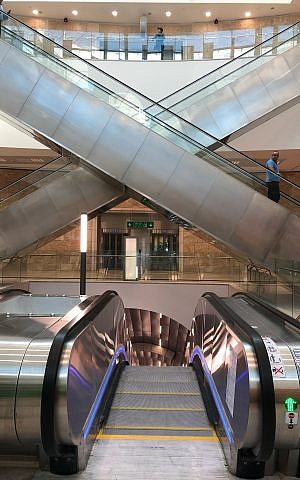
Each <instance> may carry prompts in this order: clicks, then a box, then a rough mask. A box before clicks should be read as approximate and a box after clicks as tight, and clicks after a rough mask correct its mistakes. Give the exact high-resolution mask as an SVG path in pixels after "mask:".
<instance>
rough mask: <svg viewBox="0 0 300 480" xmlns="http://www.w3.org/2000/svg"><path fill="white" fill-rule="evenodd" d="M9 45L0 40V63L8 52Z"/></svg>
mask: <svg viewBox="0 0 300 480" xmlns="http://www.w3.org/2000/svg"><path fill="white" fill-rule="evenodd" d="M9 49H10V46H9V45H8V44H7V43H4V42H1V40H0V64H1V62H2V61H3V59H4V58H5V56H6V55H7V53H8V52H9Z"/></svg>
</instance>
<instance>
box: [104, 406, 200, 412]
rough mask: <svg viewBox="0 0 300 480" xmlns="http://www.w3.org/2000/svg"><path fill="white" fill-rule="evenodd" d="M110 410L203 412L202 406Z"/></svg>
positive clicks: (112, 408)
mask: <svg viewBox="0 0 300 480" xmlns="http://www.w3.org/2000/svg"><path fill="white" fill-rule="evenodd" d="M111 410H146V411H152V410H155V411H157V410H158V411H162V412H205V411H206V410H205V409H204V408H180V407H177V408H176V407H174V408H173V407H172V408H168V407H111Z"/></svg>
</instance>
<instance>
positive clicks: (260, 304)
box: [232, 292, 300, 330]
mask: <svg viewBox="0 0 300 480" xmlns="http://www.w3.org/2000/svg"><path fill="white" fill-rule="evenodd" d="M232 296H233V297H238V298H243V297H246V298H248V299H249V300H251V301H252V302H254V304H255V308H256V309H257V310H259V311H260V312H261V313H263V314H264V315H266V314H267V315H268V316H269V317H270V320H272V322H275V323H279V324H280V326H282V327H285V326H286V325H285V324H289V325H291V326H292V327H294V328H297V330H300V324H299V323H298V322H297V321H296V320H295V319H294V318H293V317H290V316H289V315H287V314H286V313H284V312H281V311H280V310H277V308H275V307H273V306H272V305H269V304H268V303H267V302H265V301H264V300H262V299H261V298H258V297H256V296H255V295H253V294H252V293H244V292H236V293H234V294H233V295H232Z"/></svg>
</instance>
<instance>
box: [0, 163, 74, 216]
mask: <svg viewBox="0 0 300 480" xmlns="http://www.w3.org/2000/svg"><path fill="white" fill-rule="evenodd" d="M70 165H74V163H73V161H72V160H69V163H66V165H63V166H62V167H60V168H57V170H53V171H51V172H50V173H48V174H47V175H45V176H44V177H43V178H40V179H39V180H36V181H35V182H33V183H30V185H26V186H25V187H23V188H20V190H18V191H17V192H15V193H12V194H11V195H9V196H8V197H5V198H1V199H0V208H1V204H2V203H7V202H8V201H9V200H10V199H11V198H13V197H15V196H16V195H19V194H20V193H22V192H24V191H26V190H28V189H30V188H31V187H34V186H35V185H36V184H37V183H40V182H42V181H44V180H46V179H49V177H52V175H55V174H57V173H59V172H61V171H63V170H64V169H65V168H66V167H69V166H70ZM66 172H67V171H66ZM33 173H35V171H34V172H33ZM29 175H30V174H29ZM23 178H24V177H22V178H20V179H19V180H17V181H16V182H15V183H18V182H20V183H21V181H22V180H23Z"/></svg>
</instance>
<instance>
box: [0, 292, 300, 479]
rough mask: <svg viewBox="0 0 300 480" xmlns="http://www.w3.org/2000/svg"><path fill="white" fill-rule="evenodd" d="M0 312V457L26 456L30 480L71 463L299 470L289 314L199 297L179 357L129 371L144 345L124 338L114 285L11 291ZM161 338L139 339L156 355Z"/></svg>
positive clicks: (114, 471) (139, 470)
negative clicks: (84, 294)
mask: <svg viewBox="0 0 300 480" xmlns="http://www.w3.org/2000/svg"><path fill="white" fill-rule="evenodd" d="M7 308H9V309H10V312H11V313H10V314H9V316H8V315H7V313H6V312H7ZM29 310H30V311H29ZM0 312H1V313H0V334H1V342H0V359H1V361H4V359H5V363H3V367H2V372H3V373H2V376H1V379H2V380H1V382H0V391H1V404H2V407H3V408H2V409H1V412H2V415H3V418H2V420H3V421H2V422H1V429H0V447H1V448H0V452H1V454H0V464H1V465H3V464H5V465H6V466H9V465H11V466H14V468H16V467H17V466H18V465H19V467H22V466H23V465H24V462H25V459H26V462H27V464H28V465H29V463H30V462H31V468H32V477H30V478H34V479H35V480H46V479H50V478H53V476H51V475H50V474H49V472H47V471H45V472H42V471H37V464H39V465H40V468H42V469H44V470H50V472H52V473H55V474H58V475H61V476H65V475H70V474H73V473H77V472H80V471H82V473H81V475H80V478H82V480H84V479H85V478H86V479H91V478H106V479H107V480H111V479H115V478H119V476H123V477H124V475H125V477H124V478H126V476H127V477H128V478H129V477H130V478H132V477H133V476H135V477H137V478H145V479H148V478H153V479H158V478H163V479H170V478H179V477H180V478H185V476H188V477H189V478H198V476H199V474H200V472H201V474H202V475H203V476H205V478H224V479H227V478H228V477H229V473H228V469H229V471H230V472H231V473H232V474H233V475H236V476H238V477H241V478H262V477H263V476H264V475H273V474H275V473H276V472H278V471H279V472H281V473H282V474H284V475H292V476H295V477H297V478H299V477H300V461H299V448H300V444H299V431H300V424H299V422H298V414H299V407H298V405H299V402H300V396H299V395H300V389H299V379H300V371H299V357H298V354H299V348H300V346H299V325H298V323H297V322H296V321H295V320H293V319H291V318H290V317H287V316H285V315H283V314H281V313H280V312H278V311H277V310H275V309H272V308H270V307H268V306H266V305H264V304H262V303H260V302H257V301H256V300H255V299H253V298H250V297H248V296H246V295H244V294H238V295H235V296H234V297H232V298H228V299H227V298H219V297H217V296H216V295H215V294H212V293H207V294H205V295H204V296H203V297H202V298H201V299H200V300H199V302H198V305H197V307H196V310H195V317H194V320H193V322H192V325H191V330H190V332H189V334H188V337H187V342H186V349H185V353H184V355H183V357H182V360H183V362H182V366H163V365H165V362H164V360H163V361H161V360H159V361H158V360H157V357H151V356H149V357H148V360H149V364H148V365H144V366H140V365H139V363H136V359H138V358H142V357H143V352H144V353H145V350H144V348H145V345H144V346H143V345H142V344H139V345H137V344H136V343H132V341H131V340H132V338H131V337H130V336H129V331H130V323H128V319H127V317H126V315H124V308H123V305H122V301H121V299H120V298H119V297H118V295H117V294H116V293H114V292H106V293H105V294H104V295H102V296H101V297H99V296H94V297H89V298H85V299H82V298H81V299H80V298H79V297H49V296H35V295H26V294H24V295H20V296H19V297H18V298H15V299H14V300H12V299H10V300H8V303H6V302H5V301H3V302H1V303H0ZM50 312H52V313H51V314H50ZM153 318H154V317H153ZM154 321H156V320H154ZM175 323H176V322H175ZM175 323H174V328H175V329H176V328H178V326H177V327H176V326H175ZM154 330H155V329H153V330H152V331H153V332H154ZM173 333H174V332H173ZM170 335H172V332H171V330H170ZM163 338H164V336H163V335H162V336H161V337H160V338H159V339H158V338H156V337H155V336H153V337H152V342H153V347H154V351H155V352H158V351H160V354H161V358H163V355H164V353H163V352H164V346H163V341H164V340H163ZM149 340H150V337H149V338H148V340H147V342H149ZM145 341H146V339H145ZM157 342H158V343H157ZM17 344H18V345H19V350H18V353H17V352H16V350H15V347H16V345H17ZM137 349H138V350H139V354H138V355H136V353H137V352H136V351H135V350H137ZM155 358H156V361H155V360H154V359H155ZM159 362H161V364H160V363H159ZM12 367H13V368H12ZM38 372H39V374H38V375H37V373H38ZM278 372H280V373H279V374H278ZM93 445H94V447H93ZM221 446H222V448H221ZM92 447H93V450H92ZM91 452H92V455H91V458H90V460H89V456H90V454H91ZM225 459H226V460H225ZM225 464H226V465H228V469H227V467H226V465H225ZM84 470H85V471H84ZM27 478H29V477H27Z"/></svg>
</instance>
